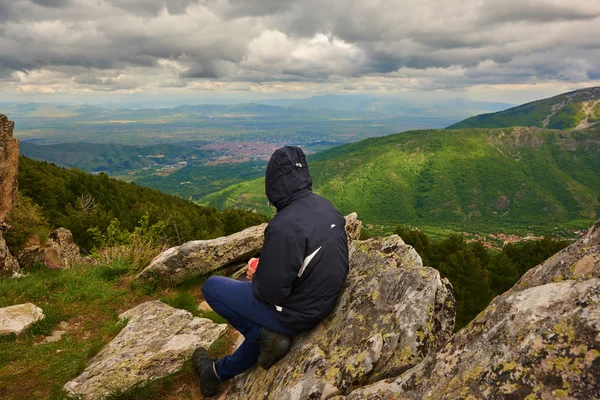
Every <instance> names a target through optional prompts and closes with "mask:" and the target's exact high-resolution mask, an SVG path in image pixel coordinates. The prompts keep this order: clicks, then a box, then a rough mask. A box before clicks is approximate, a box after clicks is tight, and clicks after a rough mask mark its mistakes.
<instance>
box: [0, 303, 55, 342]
mask: <svg viewBox="0 0 600 400" xmlns="http://www.w3.org/2000/svg"><path fill="white" fill-rule="evenodd" d="M45 317H46V316H45V315H44V311H43V310H42V309H41V308H39V307H37V306H36V305H35V304H32V303H25V304H18V305H16V306H9V307H4V308H0V335H10V334H15V335H20V334H21V333H23V331H24V330H25V329H27V328H29V327H30V326H31V325H33V324H34V323H36V322H37V321H40V320H42V319H44V318H45Z"/></svg>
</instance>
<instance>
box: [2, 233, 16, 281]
mask: <svg viewBox="0 0 600 400" xmlns="http://www.w3.org/2000/svg"><path fill="white" fill-rule="evenodd" d="M19 275H21V268H20V267H19V262H18V261H17V259H16V258H15V257H13V255H12V254H10V251H9V250H8V246H6V242H5V241H4V238H3V237H2V232H0V278H2V277H17V276H19Z"/></svg>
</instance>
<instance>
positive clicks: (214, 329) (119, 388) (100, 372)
mask: <svg viewBox="0 0 600 400" xmlns="http://www.w3.org/2000/svg"><path fill="white" fill-rule="evenodd" d="M120 318H122V319H126V320H127V325H126V326H125V327H124V328H123V329H122V330H121V332H120V333H119V334H118V335H117V337H115V338H114V339H113V340H112V341H111V342H110V343H109V344H108V345H106V347H104V349H102V350H101V351H100V353H98V354H97V355H96V356H95V357H94V358H93V359H92V361H91V362H90V364H89V365H88V366H87V368H86V369H85V370H84V371H83V372H82V373H81V375H79V376H78V377H77V378H75V379H73V380H71V381H69V382H68V383H67V384H66V385H65V387H64V389H65V390H66V391H67V392H68V393H70V394H71V395H74V396H76V397H78V398H81V399H83V400H96V399H103V398H105V397H107V396H108V395H109V394H111V393H114V392H123V391H126V390H128V389H130V388H132V387H133V386H135V385H137V384H143V383H147V382H149V381H152V380H155V379H159V378H162V377H165V376H167V375H170V374H172V373H174V372H176V371H178V370H179V369H181V367H182V366H183V363H184V362H185V361H187V360H189V359H190V358H191V356H192V353H193V351H194V350H195V349H196V348H197V347H200V346H203V347H207V348H208V347H210V345H211V344H212V343H214V342H215V341H216V340H217V339H218V338H219V337H221V335H222V334H223V333H224V332H225V330H226V328H227V325H225V324H220V325H218V324H215V323H214V322H212V321H211V320H209V319H206V318H196V317H194V316H193V315H192V314H191V313H190V312H188V311H185V310H180V309H177V308H173V307H171V306H168V305H166V304H164V303H161V302H160V301H150V302H146V303H143V304H140V305H139V306H137V307H135V308H132V309H131V310H128V311H126V312H124V313H122V314H121V315H120Z"/></svg>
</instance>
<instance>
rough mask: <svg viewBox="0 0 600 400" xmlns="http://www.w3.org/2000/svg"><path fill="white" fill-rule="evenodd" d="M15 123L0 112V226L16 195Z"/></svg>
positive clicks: (16, 157) (17, 161) (17, 164)
mask: <svg viewBox="0 0 600 400" xmlns="http://www.w3.org/2000/svg"><path fill="white" fill-rule="evenodd" d="M14 127H15V123H14V122H13V121H9V120H8V117H6V115H3V114H0V226H2V225H3V224H4V223H5V222H7V220H8V215H9V214H10V212H11V210H12V204H13V201H14V200H15V197H16V196H17V173H18V171H19V141H18V140H17V139H16V138H14V137H13V129H14Z"/></svg>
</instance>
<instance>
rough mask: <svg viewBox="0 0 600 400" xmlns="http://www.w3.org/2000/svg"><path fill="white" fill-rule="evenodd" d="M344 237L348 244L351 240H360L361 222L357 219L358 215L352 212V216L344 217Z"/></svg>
mask: <svg viewBox="0 0 600 400" xmlns="http://www.w3.org/2000/svg"><path fill="white" fill-rule="evenodd" d="M345 218H346V236H348V242H350V241H352V240H359V239H360V230H361V229H362V222H361V221H360V220H359V219H358V214H357V213H355V212H353V213H352V214H348V215H346V217H345Z"/></svg>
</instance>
